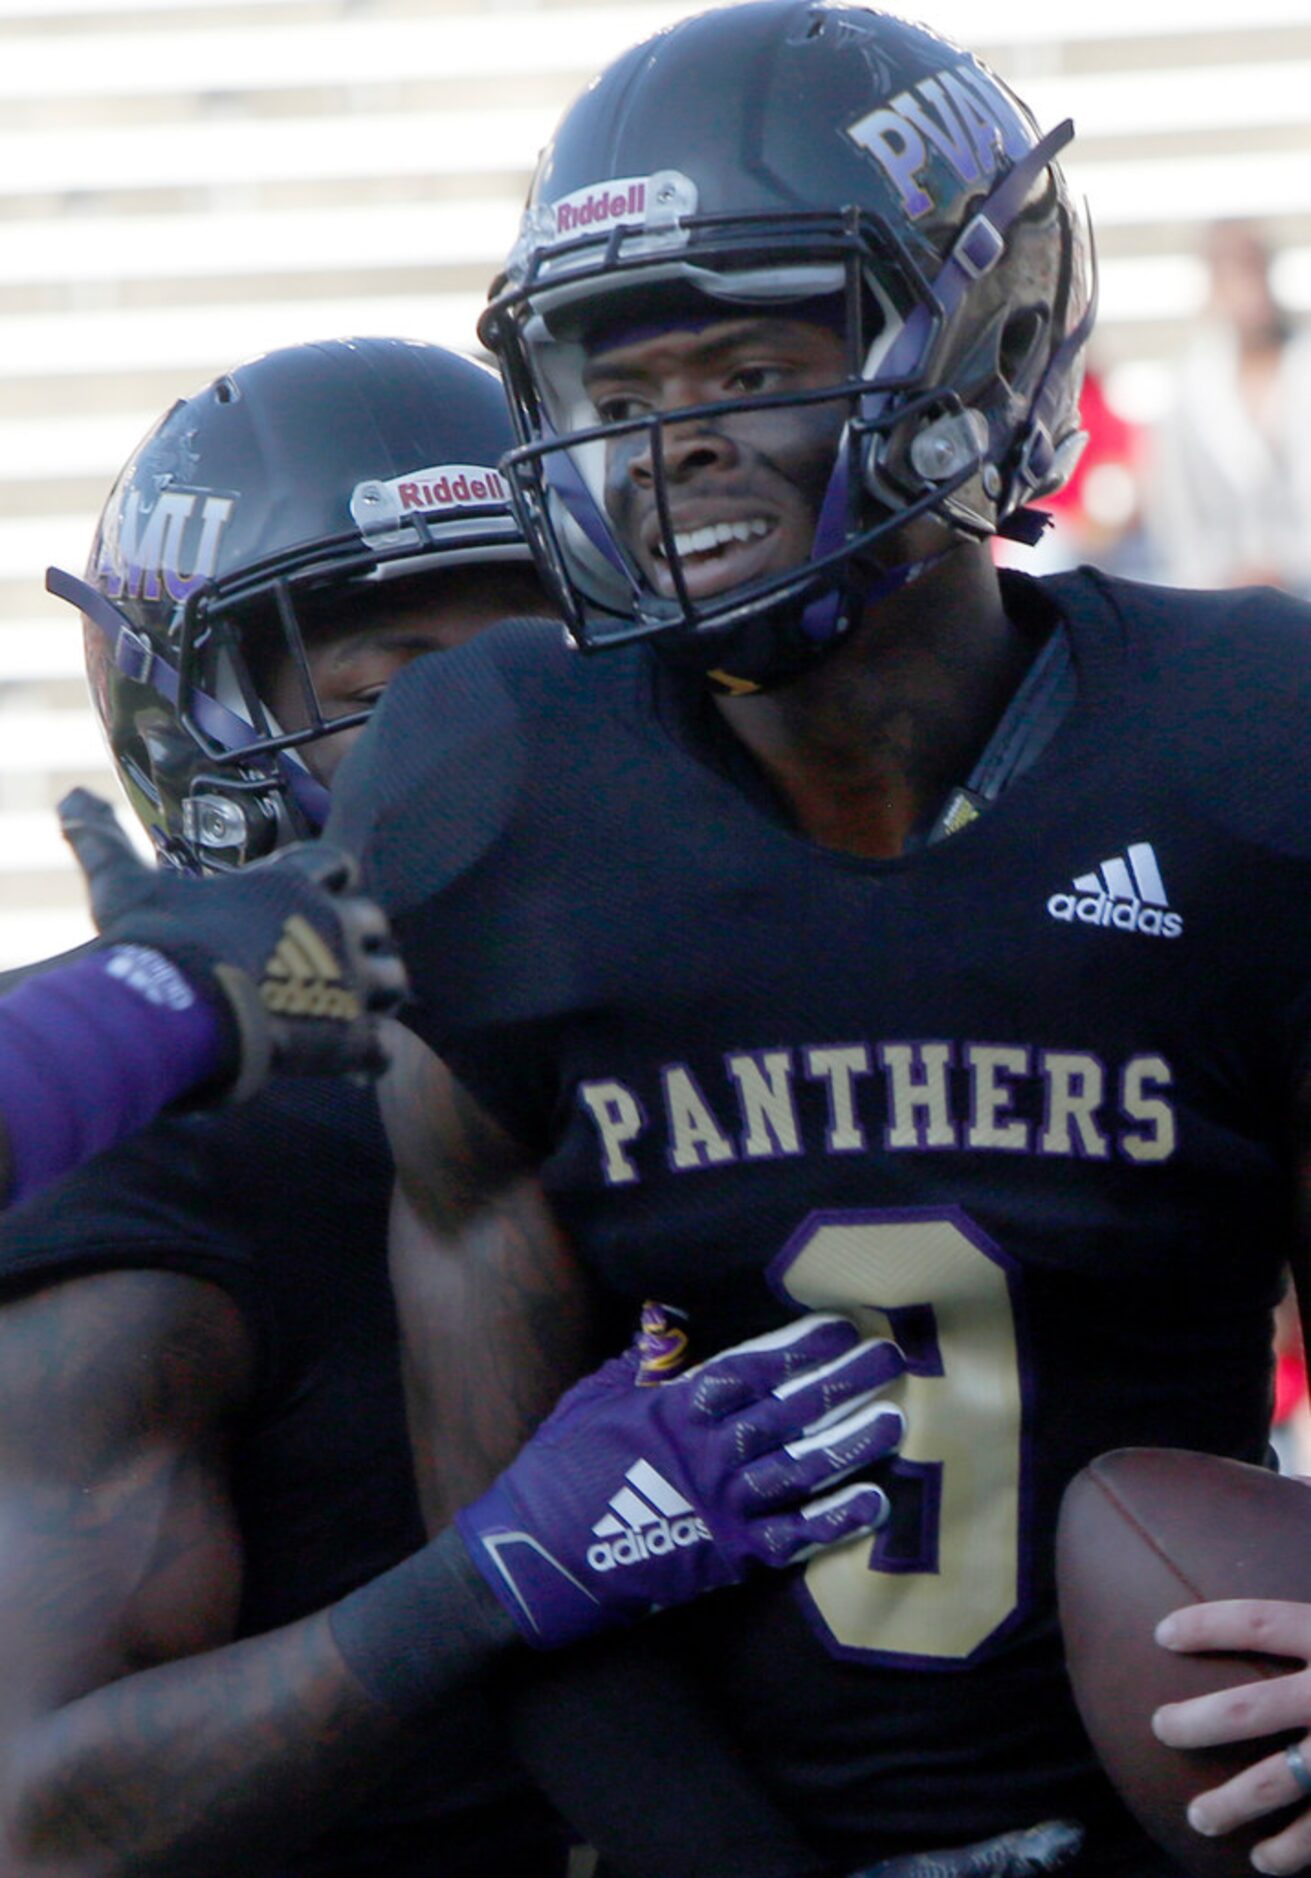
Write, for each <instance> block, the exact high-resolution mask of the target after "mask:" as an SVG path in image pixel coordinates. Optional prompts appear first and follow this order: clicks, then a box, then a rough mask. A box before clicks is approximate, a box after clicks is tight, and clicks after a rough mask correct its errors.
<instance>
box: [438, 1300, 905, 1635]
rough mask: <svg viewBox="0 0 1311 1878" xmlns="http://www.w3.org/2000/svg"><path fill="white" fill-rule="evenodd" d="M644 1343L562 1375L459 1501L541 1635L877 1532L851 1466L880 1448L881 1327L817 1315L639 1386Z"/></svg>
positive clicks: (892, 1363)
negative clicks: (500, 1463) (542, 1409)
mask: <svg viewBox="0 0 1311 1878" xmlns="http://www.w3.org/2000/svg"><path fill="white" fill-rule="evenodd" d="M640 1365H641V1356H640V1353H639V1350H638V1348H634V1349H631V1350H628V1351H626V1352H625V1354H624V1355H623V1356H620V1357H616V1358H614V1359H613V1360H612V1361H611V1362H609V1363H607V1364H606V1365H605V1366H604V1368H602V1369H599V1370H597V1371H596V1372H595V1374H594V1375H591V1376H587V1377H585V1378H584V1379H583V1381H582V1382H580V1383H578V1384H577V1385H576V1387H574V1388H573V1389H571V1390H570V1392H569V1393H568V1395H566V1396H564V1397H563V1398H562V1400H561V1401H560V1402H559V1403H558V1405H557V1406H556V1408H555V1410H554V1412H553V1413H552V1414H551V1415H550V1416H549V1417H548V1419H547V1420H546V1421H545V1422H543V1424H542V1426H541V1427H540V1428H539V1429H538V1431H537V1433H536V1434H535V1435H534V1436H533V1438H532V1440H531V1441H530V1442H529V1443H528V1445H527V1446H526V1447H525V1448H524V1450H523V1452H522V1453H521V1454H520V1455H518V1457H517V1458H516V1459H515V1460H514V1461H513V1462H512V1463H511V1465H510V1466H509V1467H508V1468H507V1469H506V1471H505V1472H504V1473H503V1474H502V1475H501V1477H500V1479H499V1480H497V1481H496V1482H495V1483H494V1484H493V1486H492V1487H491V1488H490V1490H489V1491H488V1492H487V1493H485V1494H484V1495H483V1497H482V1498H481V1499H480V1500H477V1501H475V1502H474V1504H473V1505H472V1506H469V1507H466V1508H465V1509H464V1511H463V1512H461V1513H459V1514H458V1515H457V1517H456V1524H457V1526H458V1527H459V1530H460V1533H461V1536H462V1537H463V1539H464V1542H465V1544H466V1545H467V1547H468V1548H469V1551H470V1553H471V1555H472V1557H473V1560H474V1562H475V1564H476V1565H477V1566H478V1569H479V1571H480V1572H481V1573H482V1575H483V1577H484V1578H485V1579H486V1580H487V1582H488V1584H489V1585H490V1586H491V1588H492V1590H493V1591H494V1592H495V1593H496V1596H497V1597H498V1598H499V1599H500V1601H501V1603H502V1604H503V1605H504V1606H505V1608H506V1609H507V1610H508V1611H509V1612H510V1614H511V1616H512V1617H513V1618H514V1620H515V1622H516V1624H517V1625H518V1627H519V1629H520V1631H521V1632H522V1633H523V1635H524V1636H525V1637H526V1638H527V1640H528V1641H529V1642H530V1643H532V1644H535V1645H536V1646H537V1647H538V1648H539V1649H544V1650H547V1649H555V1648H557V1647H559V1646H560V1645H561V1644H566V1643H574V1642H577V1641H579V1640H580V1639H581V1638H584V1637H590V1636H596V1635H598V1634H599V1633H600V1632H602V1631H605V1630H609V1629H611V1628H613V1627H615V1626H616V1625H619V1624H626V1623H631V1622H632V1621H633V1619H634V1618H636V1617H641V1616H645V1615H646V1614H647V1613H648V1612H649V1611H653V1610H656V1609H658V1608H660V1607H661V1606H664V1605H670V1604H682V1603H684V1602H686V1600H687V1599H689V1598H694V1597H697V1596H698V1595H699V1594H700V1593H701V1592H703V1591H710V1590H713V1589H715V1588H716V1587H717V1586H720V1585H731V1584H736V1583H737V1582H738V1581H739V1580H740V1579H741V1578H742V1577H743V1576H744V1575H745V1573H746V1572H747V1571H748V1570H749V1569H750V1568H751V1567H752V1566H753V1565H757V1564H763V1565H793V1564H796V1563H797V1562H798V1560H801V1559H804V1558H808V1557H809V1556H810V1554H811V1553H812V1552H814V1551H816V1550H818V1548H819V1547H821V1546H825V1545H832V1544H833V1543H834V1542H835V1541H837V1540H841V1539H851V1538H854V1537H856V1536H857V1535H859V1534H861V1533H866V1532H872V1531H873V1530H874V1529H875V1527H877V1526H879V1525H880V1524H881V1523H882V1521H883V1520H884V1519H885V1518H886V1516H887V1510H888V1501H887V1496H886V1494H885V1493H884V1492H883V1490H882V1488H881V1487H878V1486H876V1485H874V1484H873V1483H872V1482H870V1481H859V1482H851V1483H850V1484H848V1485H847V1486H845V1487H842V1486H839V1484H838V1483H839V1482H841V1481H843V1480H846V1479H847V1477H848V1476H849V1475H851V1474H853V1473H854V1472H855V1471H856V1470H857V1469H858V1468H863V1467H868V1466H869V1465H870V1464H871V1463H872V1462H875V1461H878V1460H881V1459H883V1458H884V1457H885V1456H887V1455H889V1454H892V1453H893V1452H894V1451H895V1450H896V1448H897V1446H898V1444H899V1442H900V1440H901V1437H902V1431H903V1427H904V1422H903V1417H902V1413H901V1410H900V1409H899V1408H897V1407H896V1405H895V1404H894V1403H891V1402H888V1401H884V1400H882V1399H881V1398H882V1392H883V1391H884V1390H885V1389H886V1388H887V1386H888V1384H889V1383H891V1382H893V1381H895V1380H896V1378H897V1377H898V1376H900V1375H901V1374H902V1372H903V1370H904V1368H905V1360H904V1358H903V1357H902V1354H901V1352H900V1350H899V1349H898V1348H897V1346H896V1345H895V1344H893V1343H889V1342H887V1341H884V1340H880V1339H871V1338H865V1339H862V1338H861V1336H860V1333H859V1331H857V1330H856V1328H855V1327H854V1325H852V1324H851V1323H849V1322H848V1321H847V1319H846V1318H844V1317H834V1316H829V1315H822V1316H821V1315H815V1316H810V1317H803V1318H799V1319H797V1320H796V1321H795V1322H794V1323H791V1324H788V1325H786V1326H785V1327H784V1328H783V1329H782V1330H777V1331H772V1332H770V1333H769V1334H768V1335H767V1336H764V1337H757V1338H755V1339H754V1340H753V1341H752V1342H750V1343H743V1344H739V1345H737V1347H736V1348H734V1349H731V1350H725V1351H724V1352H722V1353H721V1354H720V1355H719V1356H716V1357H713V1358H712V1359H711V1360H710V1362H708V1363H703V1364H702V1365H701V1366H700V1367H699V1368H697V1369H692V1370H689V1371H688V1372H687V1373H686V1374H685V1375H682V1376H676V1377H675V1378H674V1379H673V1380H671V1381H669V1382H664V1383H661V1384H660V1385H659V1386H657V1387H646V1388H640V1387H636V1386H635V1385H636V1384H637V1382H638V1380H639V1375H640Z"/></svg>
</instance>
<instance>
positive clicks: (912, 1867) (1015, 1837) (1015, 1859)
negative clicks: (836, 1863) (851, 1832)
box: [851, 1819, 1083, 1878]
mask: <svg viewBox="0 0 1311 1878" xmlns="http://www.w3.org/2000/svg"><path fill="white" fill-rule="evenodd" d="M1082 1845H1083V1827H1082V1826H1080V1825H1079V1824H1078V1823H1077V1822H1076V1821H1075V1820H1072V1819H1048V1820H1044V1821H1043V1823H1042V1824H1041V1825H1040V1826H1025V1827H1023V1828H1022V1829H1021V1830H1020V1831H1018V1832H1003V1833H1001V1834H1000V1835H999V1836H998V1837H997V1838H995V1839H979V1840H976V1841H975V1843H974V1844H973V1845H956V1846H951V1847H949V1848H947V1849H946V1850H944V1851H941V1852H914V1853H910V1854H908V1855H907V1856H906V1857H904V1858H885V1859H884V1860H883V1861H882V1863H881V1864H878V1865H867V1866H866V1867H865V1868H864V1869H863V1870H862V1871H858V1872H853V1873H852V1875H851V1878H1045V1874H1046V1873H1047V1872H1053V1871H1060V1869H1061V1867H1062V1866H1063V1865H1068V1864H1069V1863H1070V1862H1071V1860H1072V1859H1074V1858H1075V1857H1077V1855H1078V1853H1079V1851H1080V1848H1081V1847H1082Z"/></svg>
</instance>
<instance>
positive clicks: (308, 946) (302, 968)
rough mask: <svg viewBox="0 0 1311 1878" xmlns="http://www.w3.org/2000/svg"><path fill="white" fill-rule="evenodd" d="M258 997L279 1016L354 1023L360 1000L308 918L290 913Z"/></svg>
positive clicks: (266, 970)
mask: <svg viewBox="0 0 1311 1878" xmlns="http://www.w3.org/2000/svg"><path fill="white" fill-rule="evenodd" d="M259 994H260V997H261V998H262V999H263V1001H264V1003H265V1005H266V1006H267V1007H268V1009H269V1010H270V1011H273V1012H274V1013H275V1014H276V1015H277V1016H279V1017H327V1018H332V1019H335V1020H336V1021H338V1022H342V1023H348V1024H349V1023H353V1022H354V1020H355V1019H356V1018H357V1017H358V1016H359V1015H360V1001H359V999H358V997H357V996H356V995H355V993H354V992H353V991H351V990H349V989H348V987H347V986H345V985H343V984H342V982H341V968H340V967H339V966H338V964H337V961H336V959H335V958H334V957H333V956H332V953H331V952H330V951H329V949H328V947H327V946H326V945H325V944H324V943H323V941H322V939H320V937H319V935H318V934H317V933H316V932H315V930H314V928H313V927H312V926H311V925H310V923H309V921H308V920H307V919H304V918H303V917H302V916H301V915H300V914H299V913H293V914H292V916H291V918H290V919H289V920H288V921H287V923H286V925H285V926H284V927H283V929H282V937H281V939H279V941H278V944H277V948H276V950H275V951H274V954H273V957H272V958H271V959H270V960H269V962H268V964H267V965H266V966H265V967H264V982H263V984H261V986H260V988H259Z"/></svg>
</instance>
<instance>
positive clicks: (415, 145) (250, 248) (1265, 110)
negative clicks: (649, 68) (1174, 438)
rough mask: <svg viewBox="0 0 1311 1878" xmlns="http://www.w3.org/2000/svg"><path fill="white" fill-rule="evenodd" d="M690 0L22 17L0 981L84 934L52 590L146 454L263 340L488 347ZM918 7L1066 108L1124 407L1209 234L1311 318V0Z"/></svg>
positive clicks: (6, 199) (73, 2) (8, 285)
mask: <svg viewBox="0 0 1311 1878" xmlns="http://www.w3.org/2000/svg"><path fill="white" fill-rule="evenodd" d="M694 4H696V0H688V4H668V3H666V0H608V4H605V5H599V4H598V5H594V6H588V5H579V4H556V3H554V0H541V4H539V5H536V6H529V5H526V4H524V0H483V3H482V4H481V5H479V4H475V0H0V224H2V225H3V228H2V232H0V968H2V967H3V966H5V965H7V964H10V963H16V962H19V961H21V960H23V959H26V958H30V957H33V956H36V955H38V954H41V953H44V952H47V951H50V950H53V949H56V948H58V947H60V946H63V945H65V944H70V943H73V942H75V941H76V940H77V939H79V938H81V937H83V936H84V934H85V932H86V924H85V916H84V914H83V911H82V905H81V894H80V888H79V884H78V882H77V880H76V877H75V875H74V873H73V871H72V868H71V866H70V865H69V863H68V861H67V859H66V857H65V855H64V852H63V849H62V847H61V844H60V843H59V841H58V838H57V835H56V834H55V832H54V823H53V818H52V816H51V814H50V807H51V804H52V803H53V802H54V800H55V798H56V797H57V796H58V795H59V794H60V793H61V792H62V790H63V789H64V788H65V787H67V786H68V785H69V784H70V783H71V782H74V781H86V782H90V783H93V784H95V785H97V786H99V787H101V788H108V787H110V783H109V775H108V771H107V768H106V765H105V761H104V757H103V753H102V750H101V747H100V743H99V739H98V735H97V732H96V730H95V727H94V723H93V720H92V718H91V716H90V713H89V710H88V708H87V706H86V704H85V701H84V697H83V692H82V687H81V682H80V671H81V647H80V635H79V631H78V625H77V621H76V618H75V616H74V615H73V614H72V613H71V612H69V611H68V610H67V609H65V608H63V607H61V606H60V605H58V604H57V603H56V602H54V601H52V600H49V599H48V598H47V597H46V595H45V593H44V591H43V588H42V577H43V573H44V569H45V567H46V565H47V564H48V563H49V562H51V561H54V562H59V563H61V564H63V565H65V566H71V567H75V568H79V569H80V567H81V564H82V561H83V558H84V556H85V552H86V547H87V543H88V540H89V537H90V533H91V528H92V525H93V522H94V518H95V515H96V513H97V511H98V508H99V504H100V501H101V498H102V496H103V494H104V491H105V488H106V486H107V484H108V481H109V479H110V477H111V476H112V474H113V472H114V471H115V470H116V469H117V467H118V465H119V464H120V462H121V461H122V459H123V458H124V457H125V455H126V454H127V452H128V451H129V449H130V448H131V446H132V444H133V443H134V442H135V441H136V439H137V437H138V436H139V435H140V433H141V432H142V431H143V430H144V428H145V427H146V425H147V424H148V423H149V422H150V421H151V420H152V418H153V417H154V416H155V415H156V413H157V412H158V411H160V410H162V409H163V407H164V406H165V405H166V404H167V403H168V402H169V401H170V400H171V399H172V398H173V397H175V396H177V395H178V394H179V393H183V392H186V391H188V390H190V389H192V388H194V387H195V386H197V385H199V384H201V383H203V382H204V381H205V380H206V379H207V378H209V377H210V376H212V375H213V374H214V373H215V372H216V371H219V370H221V369H222V368H223V367H225V366H227V365H229V364H231V363H233V362H235V361H236V360H237V359H240V358H242V357H245V356H247V355H249V354H251V353H254V352H257V351H261V350H264V349H266V348H267V347H269V346H272V345H279V344H284V343H288V342H290V341H293V340H297V339H303V338H312V337H323V336H326V335H329V334H333V333H345V332H352V331H353V332H400V333H406V334H409V335H413V336H420V337H426V338H432V339H436V340H439V341H441V342H442V343H445V344H450V345H459V346H467V345H469V344H471V343H472V329H473V322H474V317H475V315H476V312H477V310H478V308H479V306H480V305H481V302H482V298H483V293H484V290H485V286H486V283H487V281H488V279H489V278H490V276H491V275H492V273H493V272H494V271H495V268H496V267H497V265H498V263H499V262H500V260H501V259H502V258H503V256H504V253H505V250H506V248H507V247H508V245H509V242H510V240H511V239H512V237H513V233H514V229H515V226H516V222H517V216H518V207H519V203H520V201H521V200H522V196H523V192H524V188H525V185H526V181H527V176H528V172H529V169H530V167H531V164H532V161H533V158H534V156H535V153H536V151H537V149H538V148H539V146H540V145H541V144H542V143H543V142H544V141H545V139H546V137H547V136H548V134H549V131H550V127H551V124H552V122H553V121H554V119H555V117H556V115H557V114H558V112H559V110H560V108H561V107H562V105H563V104H564V103H565V102H566V101H567V100H568V99H569V98H570V97H571V96H572V95H573V94H574V93H575V92H576V91H577V90H578V89H579V88H580V87H581V86H582V85H583V84H584V83H585V82H586V80H587V78H588V76H589V75H590V74H591V72H592V71H594V70H595V69H596V68H597V67H598V66H600V65H602V64H604V63H605V61H606V60H607V59H608V58H610V57H611V56H612V55H613V54H614V53H616V52H618V51H619V50H621V49H622V48H623V47H624V46H625V45H627V44H629V43H631V42H632V41H633V40H635V39H638V38H640V37H642V36H644V35H645V34H646V33H647V32H649V31H651V30H653V29H654V28H656V27H657V26H660V25H662V24H664V23H665V22H666V21H668V20H669V19H671V18H674V17H677V16H678V14H680V13H681V12H684V11H687V10H688V7H689V5H694ZM906 10H907V11H909V12H912V13H915V14H918V15H920V16H923V17H925V18H927V19H928V20H929V22H930V23H931V24H933V25H934V26H935V27H937V28H938V29H939V30H942V31H944V32H946V33H948V34H952V35H954V36H956V37H958V38H960V39H962V40H964V41H965V42H967V43H969V44H970V45H972V46H974V47H976V48H977V49H978V50H979V51H980V52H982V53H983V54H984V55H985V56H986V57H987V58H989V60H990V61H991V63H992V64H993V65H994V66H995V67H996V68H997V69H998V70H999V71H1001V72H1002V74H1003V75H1004V76H1006V77H1008V78H1009V79H1010V80H1011V81H1012V82H1013V83H1014V84H1015V85H1016V87H1017V89H1018V90H1019V91H1020V92H1021V93H1022V95H1023V96H1025V97H1026V98H1027V99H1028V101H1029V102H1030V103H1031V104H1032V106H1033V107H1034V109H1035V110H1036V112H1037V114H1038V116H1039V118H1040V119H1041V120H1042V121H1043V122H1044V123H1048V124H1050V123H1052V122H1054V121H1056V119H1058V118H1059V117H1063V116H1066V115H1070V116H1073V117H1074V119H1075V122H1076V125H1077V126H1078V130H1079V140H1078V143H1077V144H1076V145H1075V147H1074V151H1073V153H1072V154H1071V156H1070V158H1069V160H1068V163H1067V168H1068V171H1069V173H1070V175H1071V178H1072V180H1073V182H1074V183H1075V185H1076V187H1078V188H1079V189H1080V190H1082V191H1083V193H1085V194H1086V195H1087V197H1088V198H1089V201H1090V204H1091V207H1092V211H1093V216H1094V220H1095V222H1096V224H1097V228H1098V241H1099V252H1100V257H1101V263H1102V321H1101V332H1100V337H1099V341H1098V346H1099V352H1098V356H1099V359H1100V361H1101V363H1102V365H1103V367H1104V368H1105V369H1106V370H1108V371H1109V372H1111V373H1112V374H1113V375H1118V378H1119V380H1120V382H1121V383H1122V385H1123V387H1124V389H1125V393H1126V395H1127V396H1128V397H1129V398H1130V400H1131V401H1133V400H1135V399H1136V400H1137V401H1138V402H1139V404H1140V406H1141V408H1142V409H1144V410H1150V406H1151V402H1152V398H1153V395H1154V392H1155V388H1156V387H1158V386H1159V383H1160V378H1161V372H1162V368H1163V365H1164V363H1165V362H1166V361H1168V359H1169V358H1170V357H1171V355H1172V354H1173V353H1174V352H1175V350H1176V349H1177V347H1178V346H1179V344H1180V342H1181V339H1182V337H1183V335H1184V333H1185V331H1186V330H1187V326H1188V323H1189V321H1190V320H1191V319H1192V318H1193V316H1194V315H1195V313H1196V311H1197V308H1198V305H1199V299H1200V292H1201V273H1200V268H1199V265H1198V263H1197V260H1196V258H1195V246H1196V241H1197V236H1198V232H1199V230H1200V228H1201V227H1202V225H1203V224H1204V223H1205V222H1206V221H1208V220H1209V219H1211V218H1212V217H1215V216H1222V215H1253V216H1260V217H1261V219H1262V220H1263V221H1264V223H1265V224H1266V225H1267V226H1268V227H1269V229H1270V231H1271V233H1272V235H1273V237H1274V238H1275V240H1276V241H1277V242H1278V243H1280V245H1281V248H1282V251H1283V252H1282V258H1281V262H1280V273H1279V276H1278V279H1279V284H1280V286H1281V288H1282V290H1283V291H1284V293H1285V296H1286V298H1287V299H1288V300H1289V301H1290V303H1291V304H1292V305H1293V306H1294V307H1296V308H1299V309H1302V310H1307V309H1311V113H1309V112H1308V111H1307V109H1306V103H1305V101H1306V98H1307V97H1308V96H1311V0H1248V4H1247V5H1246V6H1245V7H1244V8H1243V9H1242V10H1241V16H1240V10H1239V9H1236V8H1234V6H1233V5H1232V0H1192V4H1191V5H1190V7H1189V8H1188V9H1187V11H1186V12H1184V11H1182V10H1181V11H1180V12H1179V13H1178V14H1177V15H1174V14H1173V10H1172V17H1177V19H1178V21H1179V23H1178V24H1173V25H1172V24H1169V23H1166V22H1165V21H1163V18H1162V12H1163V10H1160V9H1149V8H1145V7H1143V6H1142V5H1141V0H1138V3H1135V0H1101V4H1099V5H1098V6H1097V7H1094V8H1090V9H1081V10H1080V13H1079V17H1078V18H1077V19H1075V20H1072V19H1071V17H1070V15H1071V13H1072V12H1073V9H1067V8H1064V7H1047V8H1041V7H1035V6H1034V5H1033V3H1032V0H1023V4H1021V3H1020V0H969V3H968V4H967V3H966V0H936V3H935V0H916V5H915V6H914V7H907V8H906ZM1185 21H1186V23H1184V22H1185Z"/></svg>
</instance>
